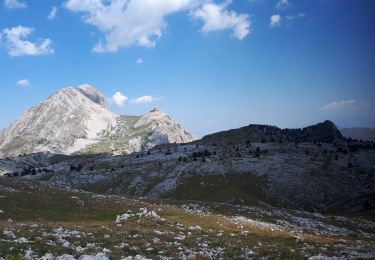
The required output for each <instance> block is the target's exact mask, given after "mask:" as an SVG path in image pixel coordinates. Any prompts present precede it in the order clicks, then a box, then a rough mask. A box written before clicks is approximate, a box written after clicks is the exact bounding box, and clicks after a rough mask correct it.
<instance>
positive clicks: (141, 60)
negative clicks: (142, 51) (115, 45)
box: [135, 58, 144, 64]
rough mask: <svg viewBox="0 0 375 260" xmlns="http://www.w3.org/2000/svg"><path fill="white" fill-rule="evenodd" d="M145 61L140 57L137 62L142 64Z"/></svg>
mask: <svg viewBox="0 0 375 260" xmlns="http://www.w3.org/2000/svg"><path fill="white" fill-rule="evenodd" d="M143 62H144V60H143V59H142V58H138V59H137V60H136V61H135V63H137V64H142V63H143Z"/></svg>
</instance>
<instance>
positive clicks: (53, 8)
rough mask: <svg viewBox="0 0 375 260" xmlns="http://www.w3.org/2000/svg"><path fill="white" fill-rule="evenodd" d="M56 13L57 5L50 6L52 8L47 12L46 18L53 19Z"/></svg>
mask: <svg viewBox="0 0 375 260" xmlns="http://www.w3.org/2000/svg"><path fill="white" fill-rule="evenodd" d="M56 15H57V7H56V6H52V9H51V11H50V12H49V14H48V16H47V18H48V19H49V20H53V19H55V18H56Z"/></svg>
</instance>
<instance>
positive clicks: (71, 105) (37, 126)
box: [0, 84, 195, 156]
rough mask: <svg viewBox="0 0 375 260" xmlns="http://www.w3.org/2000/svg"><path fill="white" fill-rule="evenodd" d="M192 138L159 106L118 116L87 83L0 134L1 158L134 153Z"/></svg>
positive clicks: (54, 96)
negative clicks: (48, 154)
mask: <svg viewBox="0 0 375 260" xmlns="http://www.w3.org/2000/svg"><path fill="white" fill-rule="evenodd" d="M193 140H195V137H194V136H193V135H192V134H191V133H189V132H187V131H186V130H185V129H183V128H182V127H181V125H180V124H178V123H177V122H176V121H174V120H173V119H172V118H170V117H169V116H168V115H167V114H166V113H164V112H162V111H161V110H160V109H159V108H155V109H153V110H151V111H150V112H148V113H146V114H145V115H143V116H121V117H119V116H118V115H116V114H114V113H112V112H111V111H110V110H108V109H107V108H106V106H105V98H104V96H103V95H102V94H101V93H100V92H99V91H97V90H96V89H95V88H93V87H92V86H90V85H88V84H83V85H80V86H78V87H67V88H63V89H61V90H59V91H57V92H55V93H54V94H52V95H51V96H50V97H49V98H48V99H47V100H45V101H43V102H41V103H39V104H37V105H36V106H34V107H32V108H30V109H29V110H27V111H26V112H25V113H24V114H23V115H22V116H21V117H20V118H19V119H18V120H16V121H15V122H14V123H13V124H11V125H10V126H9V127H8V128H7V129H4V131H2V132H0V156H4V155H5V156H17V155H20V154H29V153H35V152H52V153H63V154H72V153H86V152H87V153H103V152H109V153H117V154H118V153H132V152H136V151H140V150H144V149H149V148H151V147H153V146H155V145H158V144H165V143H182V142H191V141H193Z"/></svg>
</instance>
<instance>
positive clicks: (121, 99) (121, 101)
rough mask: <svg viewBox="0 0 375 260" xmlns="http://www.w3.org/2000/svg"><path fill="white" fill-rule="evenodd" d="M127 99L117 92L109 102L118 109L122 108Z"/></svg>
mask: <svg viewBox="0 0 375 260" xmlns="http://www.w3.org/2000/svg"><path fill="white" fill-rule="evenodd" d="M127 100H128V97H127V96H125V95H123V94H122V93H121V92H119V91H117V92H116V93H115V94H114V95H113V97H112V99H111V100H110V101H112V102H114V103H115V104H116V105H118V106H119V107H123V106H124V104H125V102H126V101H127Z"/></svg>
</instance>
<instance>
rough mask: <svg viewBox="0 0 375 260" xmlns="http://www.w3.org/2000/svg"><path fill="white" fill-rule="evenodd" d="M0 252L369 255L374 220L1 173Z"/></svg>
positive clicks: (20, 255)
mask: <svg viewBox="0 0 375 260" xmlns="http://www.w3.org/2000/svg"><path fill="white" fill-rule="evenodd" d="M0 181H1V182H0V183H1V184H0V258H1V259H252V258H253V259H261V258H266V259H279V258H287V259H303V258H309V259H324V258H326V257H338V258H335V259H341V258H342V259H347V258H357V259H358V258H360V259H366V258H367V259H371V258H374V257H375V239H374V236H375V222H374V220H373V219H372V218H370V217H363V216H362V217H361V216H359V215H354V216H353V215H352V216H338V215H331V214H317V213H309V212H306V211H298V210H285V209H281V208H277V207H272V206H270V205H268V204H260V205H258V206H241V205H232V204H225V203H213V202H206V203H199V202H191V201H170V200H159V199H153V200H152V199H146V198H143V199H141V198H129V197H124V196H118V195H108V194H107V195H102V194H96V193H91V192H84V191H79V190H73V189H70V188H66V187H62V186H55V185H51V184H50V183H43V182H36V181H31V180H25V179H22V178H1V179H0Z"/></svg>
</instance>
